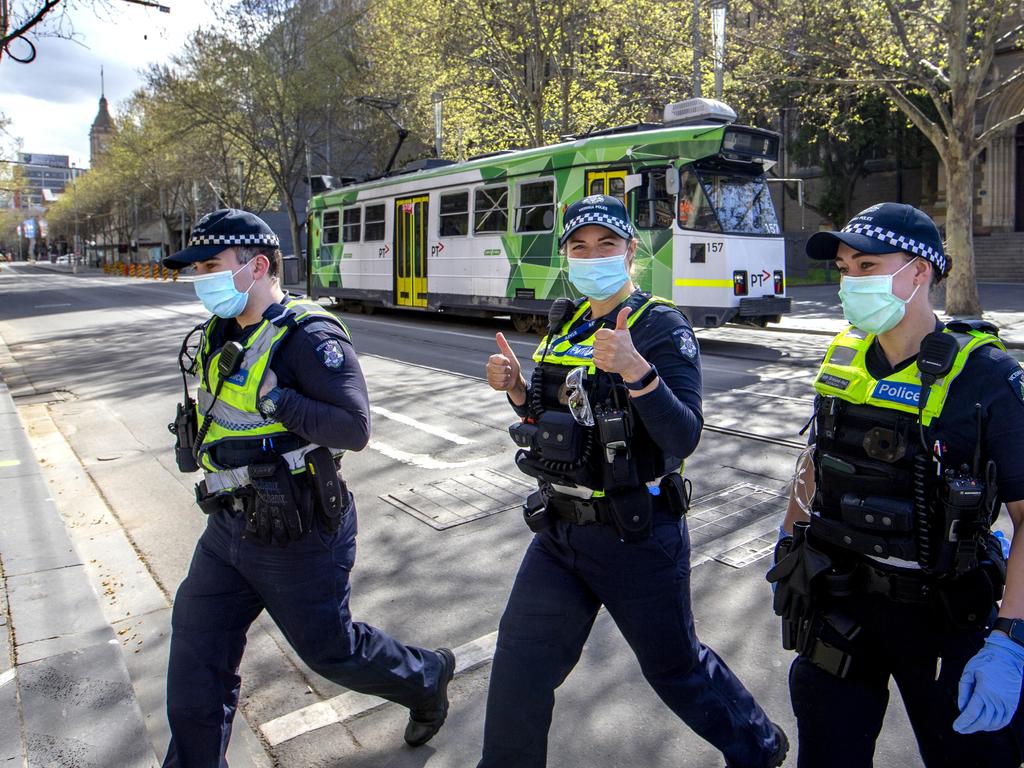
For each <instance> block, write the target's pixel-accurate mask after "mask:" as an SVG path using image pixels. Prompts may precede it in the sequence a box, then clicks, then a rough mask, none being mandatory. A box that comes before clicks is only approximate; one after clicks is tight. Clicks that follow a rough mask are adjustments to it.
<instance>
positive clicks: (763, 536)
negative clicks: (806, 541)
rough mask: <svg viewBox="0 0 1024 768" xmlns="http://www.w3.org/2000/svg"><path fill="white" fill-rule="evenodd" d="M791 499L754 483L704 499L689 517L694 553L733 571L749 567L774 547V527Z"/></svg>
mask: <svg viewBox="0 0 1024 768" xmlns="http://www.w3.org/2000/svg"><path fill="white" fill-rule="evenodd" d="M788 498H789V497H788V494H787V493H782V492H779V491H775V490H772V489H770V488H765V487H763V486H759V485H754V484H752V483H736V484H735V485H730V486H728V487H727V488H723V489H722V490H720V491H715V492H714V493H710V494H708V495H707V496H702V497H701V498H699V499H697V500H696V501H694V503H693V506H692V507H691V509H690V513H689V514H688V515H687V516H686V522H687V525H688V526H689V529H690V542H691V544H692V545H693V548H694V550H695V551H701V552H703V553H705V554H706V555H707V556H709V557H711V558H712V559H714V560H718V561H719V562H721V563H724V564H726V565H730V566H732V567H733V568H742V567H744V566H746V565H750V564H751V563H753V562H755V561H756V560H758V559H760V558H762V557H764V556H765V555H766V554H768V553H770V552H771V551H772V550H773V548H774V547H775V540H776V538H777V533H776V532H775V527H776V526H777V525H778V523H779V522H781V520H782V515H783V513H784V512H785V509H786V502H787V500H788ZM769 521H770V522H769ZM766 525H767V527H768V528H770V529H771V530H770V531H767V532H766Z"/></svg>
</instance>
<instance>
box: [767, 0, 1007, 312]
mask: <svg viewBox="0 0 1024 768" xmlns="http://www.w3.org/2000/svg"><path fill="white" fill-rule="evenodd" d="M1022 10H1024V6H1022V3H1021V1H1020V0H940V2H935V3H931V4H922V3H919V2H916V1H915V0H880V1H879V0H851V1H850V2H847V3H842V4H837V3H834V2H827V1H826V0H775V2H770V3H767V2H766V3H764V4H762V5H760V6H759V7H758V11H759V14H760V16H761V19H762V20H763V21H764V23H766V24H768V25H769V26H777V25H778V23H779V20H782V21H783V22H784V23H785V24H786V28H787V33H786V34H784V35H772V34H771V33H768V34H764V35H761V36H760V40H759V41H758V42H759V43H760V44H761V45H764V46H766V47H769V48H773V49H775V50H776V51H777V52H779V53H781V54H783V55H784V57H785V58H786V60H788V61H789V62H790V64H789V66H788V67H787V68H785V69H782V70H778V71H774V72H773V71H769V72H768V73H767V74H766V75H765V76H766V79H776V80H778V79H790V80H803V82H806V83H811V84H815V83H828V84H830V85H831V87H833V88H836V89H854V90H856V89H864V88H874V89H876V90H877V91H878V92H880V93H883V94H885V96H886V97H887V98H888V99H889V100H890V101H891V102H892V104H894V105H895V106H896V107H897V108H898V109H899V110H900V111H901V112H902V113H903V115H905V116H906V118H907V119H908V120H909V121H910V122H911V123H912V124H913V125H914V127H915V128H917V130H919V131H920V132H921V134H922V135H923V136H924V137H925V138H926V139H927V141H928V142H929V143H930V144H931V145H932V146H933V147H934V149H935V151H936V153H937V154H938V156H939V158H940V159H941V161H942V164H943V169H944V173H945V182H946V183H945V189H946V211H945V214H946V216H945V225H946V244H947V250H948V252H949V254H950V255H951V257H952V262H953V266H952V272H951V274H950V276H949V280H948V287H947V292H946V310H947V311H948V312H950V313H951V314H957V315H978V314H980V312H981V306H980V303H979V301H978V290H977V283H976V280H975V272H974V253H973V212H974V171H975V163H976V161H977V158H978V155H979V154H980V153H981V152H982V150H984V149H985V147H986V145H987V144H988V143H989V141H990V140H991V139H992V138H994V137H995V136H997V135H998V134H999V133H1001V132H1003V131H1006V130H1009V129H1010V128H1012V127H1013V126H1015V125H1017V124H1018V123H1020V122H1024V110H1022V111H1020V112H1018V113H1016V114H1012V115H1010V116H1009V117H1007V118H1006V119H1004V120H1001V121H999V122H997V123H995V124H994V125H991V126H990V127H988V128H985V129H981V128H979V126H978V121H977V116H978V113H979V110H983V109H985V108H987V107H988V105H990V104H991V103H992V102H993V101H994V100H995V99H997V98H998V97H999V96H1000V95H1001V94H1003V93H1004V92H1005V91H1006V89H1008V88H1010V87H1015V84H1019V81H1020V79H1021V78H1022V77H1024V68H1021V69H1017V70H1015V71H1012V72H1005V73H1004V72H998V73H997V72H996V71H995V69H994V62H995V54H996V51H997V49H999V48H1001V47H1003V46H1006V45H1009V44H1012V43H1014V42H1015V41H1017V42H1019V41H1020V40H1021V39H1022V32H1024V24H1021V23H1020V22H1021V19H1022V16H1021V12H1022ZM808 71H814V72H815V73H816V74H814V75H810V76H809V75H808Z"/></svg>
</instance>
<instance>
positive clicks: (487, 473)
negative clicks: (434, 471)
mask: <svg viewBox="0 0 1024 768" xmlns="http://www.w3.org/2000/svg"><path fill="white" fill-rule="evenodd" d="M534 487H535V486H534V484H533V483H529V482H527V481H525V480H521V479H520V478H518V477H513V476H511V475H506V474H505V473H504V472H499V471H498V470H496V469H478V470H476V471H474V472H470V473H469V474H466V475H459V476H458V477H447V478H445V479H444V480H438V481H436V482H433V483H428V484H427V485H424V486H421V487H419V488H410V489H408V490H406V491H395V492H392V493H385V494H382V495H381V496H380V497H379V498H381V499H382V500H384V501H386V502H387V503H388V504H391V505H393V506H395V507H398V508H399V509H400V510H402V511H403V512H407V513H408V514H410V515H412V516H413V517H415V518H416V519H417V520H422V521H423V522H424V523H426V524H427V525H429V526H430V527H431V528H436V529H437V530H439V531H443V530H444V529H446V528H452V527H454V526H456V525H462V524H463V523H468V522H469V521H471V520H479V519H480V518H481V517H488V516H490V515H494V514H497V513H498V512H504V511H505V510H507V509H513V508H515V507H519V506H520V505H522V503H523V499H524V498H525V497H526V496H527V495H528V494H529V493H531V492H532V491H533V490H534Z"/></svg>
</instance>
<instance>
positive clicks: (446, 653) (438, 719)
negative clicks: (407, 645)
mask: <svg viewBox="0 0 1024 768" xmlns="http://www.w3.org/2000/svg"><path fill="white" fill-rule="evenodd" d="M437 655H438V656H439V657H440V660H441V671H440V672H439V673H438V676H437V693H435V694H434V697H433V698H432V699H431V700H430V701H428V702H427V703H426V704H424V705H423V706H422V707H416V708H415V709H410V710H409V724H408V725H406V726H405V743H406V744H408V745H409V746H410V747H419V746H422V745H424V744H426V743H427V742H428V741H430V740H431V739H432V738H434V734H436V733H437V732H438V731H439V730H441V726H442V725H444V721H445V718H446V717H448V683H450V682H451V681H452V678H453V677H455V654H454V653H452V652H451V650H450V649H448V648H438V649H437Z"/></svg>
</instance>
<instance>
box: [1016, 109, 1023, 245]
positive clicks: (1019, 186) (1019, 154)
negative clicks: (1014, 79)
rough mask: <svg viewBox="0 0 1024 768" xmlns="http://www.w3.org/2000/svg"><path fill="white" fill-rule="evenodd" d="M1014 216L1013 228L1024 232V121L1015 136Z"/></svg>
mask: <svg viewBox="0 0 1024 768" xmlns="http://www.w3.org/2000/svg"><path fill="white" fill-rule="evenodd" d="M1013 144H1014V184H1013V200H1014V216H1013V222H1014V223H1013V228H1014V230H1015V231H1017V232H1024V123H1021V124H1020V125H1018V126H1017V133H1016V135H1015V136H1014V140H1013Z"/></svg>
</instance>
